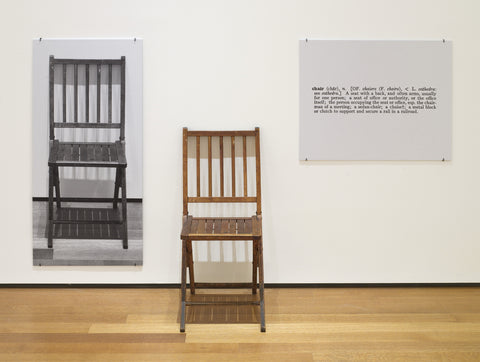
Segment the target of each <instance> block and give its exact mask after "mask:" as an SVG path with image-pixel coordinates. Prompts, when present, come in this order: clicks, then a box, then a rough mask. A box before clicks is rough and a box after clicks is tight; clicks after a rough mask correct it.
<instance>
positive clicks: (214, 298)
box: [178, 289, 260, 324]
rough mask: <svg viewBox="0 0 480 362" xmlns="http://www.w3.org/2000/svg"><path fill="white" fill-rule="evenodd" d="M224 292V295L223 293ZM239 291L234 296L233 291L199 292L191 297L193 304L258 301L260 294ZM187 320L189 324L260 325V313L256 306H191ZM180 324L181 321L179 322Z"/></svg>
mask: <svg viewBox="0 0 480 362" xmlns="http://www.w3.org/2000/svg"><path fill="white" fill-rule="evenodd" d="M222 292H223V293H222ZM242 292H244V291H243V290H242V291H237V292H236V294H233V293H232V291H231V290H225V291H223V290H221V291H220V290H211V289H210V290H209V289H206V290H198V289H197V291H196V294H195V295H189V296H188V298H189V300H191V301H193V302H200V303H202V302H208V303H212V302H219V303H221V302H227V303H228V302H230V303H231V302H236V303H238V302H251V301H257V300H258V294H256V295H252V294H251V291H246V292H244V293H243V294H240V293H242ZM226 293H228V294H226ZM185 320H186V322H187V324H189V323H194V324H195V323H197V324H204V323H218V324H224V323H227V324H228V323H254V324H258V323H260V311H259V308H258V306H254V305H222V304H218V305H195V306H189V307H187V310H186V316H185ZM178 322H180V320H178Z"/></svg>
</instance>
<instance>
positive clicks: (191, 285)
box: [187, 240, 195, 295]
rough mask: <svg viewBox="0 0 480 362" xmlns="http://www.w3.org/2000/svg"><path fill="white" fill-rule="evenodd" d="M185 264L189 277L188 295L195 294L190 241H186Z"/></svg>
mask: <svg viewBox="0 0 480 362" xmlns="http://www.w3.org/2000/svg"><path fill="white" fill-rule="evenodd" d="M187 264H188V273H189V277H190V293H191V294H192V295H193V294H195V272H194V269H193V249H192V240H188V241H187Z"/></svg>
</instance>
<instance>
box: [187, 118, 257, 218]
mask: <svg viewBox="0 0 480 362" xmlns="http://www.w3.org/2000/svg"><path fill="white" fill-rule="evenodd" d="M214 137H217V138H218V155H219V157H218V158H219V186H220V190H219V192H218V194H217V195H213V186H212V184H213V182H212V177H213V176H212V168H213V165H212V162H213V161H212V138H214ZM249 137H252V138H254V146H255V152H254V153H253V156H254V157H255V186H256V190H255V191H256V192H255V194H254V196H253V193H252V191H251V190H248V181H247V180H248V178H247V176H248V173H247V168H248V167H247V138H249ZM189 138H194V140H193V141H194V144H195V160H196V172H195V173H196V194H195V196H190V195H189V194H188V155H189V152H188V151H189V150H188V145H189ZM201 138H206V139H207V142H208V152H207V158H208V163H207V165H208V177H207V180H208V181H207V182H208V194H207V195H201V190H202V187H201V177H200V164H201V162H200V157H201V155H200V148H201V147H200V139H201ZM227 138H228V139H229V140H228V143H230V147H231V150H230V157H231V166H230V167H231V195H229V196H226V195H225V194H226V192H225V175H224V168H225V167H224V163H225V162H224V140H225V139H227ZM240 139H241V140H242V141H241V142H239V140H240ZM236 140H237V143H241V148H240V147H239V148H240V150H241V151H242V152H241V154H242V160H243V167H242V166H240V167H238V168H236V165H235V158H236V155H238V153H239V152H237V151H238V149H239V148H236ZM225 143H227V142H225ZM215 151H216V150H215ZM240 171H243V172H242V176H243V191H242V190H238V188H237V187H236V182H235V179H236V176H238V173H239V172H240ZM205 189H206V188H205ZM237 195H238V196H237ZM240 195H241V196H240ZM222 202H223V203H225V202H226V203H229V202H240V203H256V207H257V215H261V214H262V203H261V183H260V129H259V128H258V127H256V128H255V130H252V131H189V130H188V129H187V128H184V129H183V214H184V215H187V214H188V204H189V203H222Z"/></svg>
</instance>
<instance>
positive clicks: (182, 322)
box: [180, 240, 187, 332]
mask: <svg viewBox="0 0 480 362" xmlns="http://www.w3.org/2000/svg"><path fill="white" fill-rule="evenodd" d="M186 297H187V241H186V240H182V302H181V316H180V332H185V308H186V304H185V303H186Z"/></svg>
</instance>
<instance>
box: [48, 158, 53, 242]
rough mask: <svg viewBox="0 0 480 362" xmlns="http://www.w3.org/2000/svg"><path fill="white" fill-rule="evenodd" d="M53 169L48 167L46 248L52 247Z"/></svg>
mask: <svg viewBox="0 0 480 362" xmlns="http://www.w3.org/2000/svg"><path fill="white" fill-rule="evenodd" d="M52 239H53V167H52V166H49V167H48V247H49V248H52V247H53V240H52Z"/></svg>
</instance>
